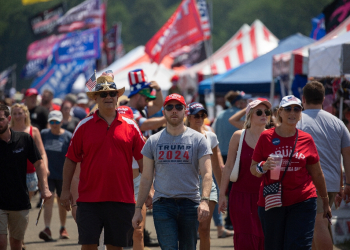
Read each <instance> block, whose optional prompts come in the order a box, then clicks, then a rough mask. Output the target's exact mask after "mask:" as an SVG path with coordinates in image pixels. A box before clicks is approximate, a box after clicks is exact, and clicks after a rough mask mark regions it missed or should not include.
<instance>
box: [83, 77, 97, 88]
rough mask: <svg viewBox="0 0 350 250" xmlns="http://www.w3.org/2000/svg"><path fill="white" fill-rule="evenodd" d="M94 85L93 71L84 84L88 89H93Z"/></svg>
mask: <svg viewBox="0 0 350 250" xmlns="http://www.w3.org/2000/svg"><path fill="white" fill-rule="evenodd" d="M95 85H96V75H95V73H93V74H92V76H91V77H90V79H89V80H88V81H87V82H86V84H85V86H86V87H87V88H88V90H89V91H91V90H93V89H94V87H95Z"/></svg>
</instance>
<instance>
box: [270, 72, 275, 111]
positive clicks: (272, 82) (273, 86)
mask: <svg viewBox="0 0 350 250" xmlns="http://www.w3.org/2000/svg"><path fill="white" fill-rule="evenodd" d="M274 97H275V80H274V78H273V77H272V80H271V84H270V103H271V104H272V105H273V99H274Z"/></svg>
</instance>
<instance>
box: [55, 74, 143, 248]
mask: <svg viewBox="0 0 350 250" xmlns="http://www.w3.org/2000/svg"><path fill="white" fill-rule="evenodd" d="M95 79H96V78H95V76H94V75H93V76H92V77H91V78H90V79H89V81H88V82H87V84H86V87H87V88H88V90H89V91H88V92H87V95H88V96H89V97H90V98H92V99H94V100H95V101H96V103H97V104H98V107H99V109H98V110H96V111H95V113H93V115H91V116H88V117H86V118H85V119H83V120H81V121H80V123H79V125H78V126H77V128H76V129H75V132H74V134H73V136H72V140H71V143H70V146H69V148H68V152H67V155H66V161H65V164H64V168H63V187H62V194H61V204H60V205H61V206H64V207H65V208H66V209H67V210H68V211H69V210H70V208H71V205H72V206H75V205H77V206H78V209H77V217H76V218H77V225H78V232H79V244H82V249H96V248H97V244H98V242H99V237H100V234H101V231H102V228H104V244H105V245H107V249H122V247H126V246H129V245H130V243H131V242H130V241H131V237H132V234H133V230H132V225H131V219H132V216H133V213H134V211H135V198H134V190H133V174H132V168H131V164H132V158H133V157H134V158H135V159H136V161H137V162H138V164H139V165H140V168H142V154H141V149H142V147H143V145H144V140H143V137H142V133H141V131H140V130H139V128H138V126H137V125H136V123H135V122H134V121H133V120H132V119H129V118H127V117H125V116H122V115H120V114H119V113H118V111H117V110H116V109H115V107H116V104H117V102H118V97H120V96H121V95H122V94H123V93H124V90H125V88H124V87H123V88H118V87H117V85H116V83H114V82H113V78H112V77H111V76H109V75H106V74H104V75H102V76H100V77H98V78H97V81H96V80H95ZM77 162H81V172H80V181H79V187H78V189H79V198H78V199H77V204H72V196H71V193H70V183H71V180H72V177H73V174H74V171H75V168H76V164H77Z"/></svg>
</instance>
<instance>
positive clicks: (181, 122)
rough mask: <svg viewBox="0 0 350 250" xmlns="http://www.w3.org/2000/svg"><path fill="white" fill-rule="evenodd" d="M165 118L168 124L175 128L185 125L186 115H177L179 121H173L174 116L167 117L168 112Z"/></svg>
mask: <svg viewBox="0 0 350 250" xmlns="http://www.w3.org/2000/svg"><path fill="white" fill-rule="evenodd" d="M164 116H165V119H166V121H167V123H169V124H170V125H171V126H173V127H177V126H179V125H180V124H184V118H185V113H183V114H182V115H177V116H178V119H177V120H172V119H171V116H172V114H170V115H167V114H166V112H164Z"/></svg>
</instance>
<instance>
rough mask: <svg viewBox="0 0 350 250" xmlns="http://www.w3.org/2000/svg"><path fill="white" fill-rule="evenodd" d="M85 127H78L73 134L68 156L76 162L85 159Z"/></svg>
mask: <svg viewBox="0 0 350 250" xmlns="http://www.w3.org/2000/svg"><path fill="white" fill-rule="evenodd" d="M83 132H84V131H83V128H82V127H81V126H79V127H77V128H76V130H75V131H74V134H73V135H72V139H71V140H70V144H69V147H68V151H67V154H66V157H67V158H69V159H71V160H72V161H74V162H81V161H82V160H83V138H84V137H83Z"/></svg>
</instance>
